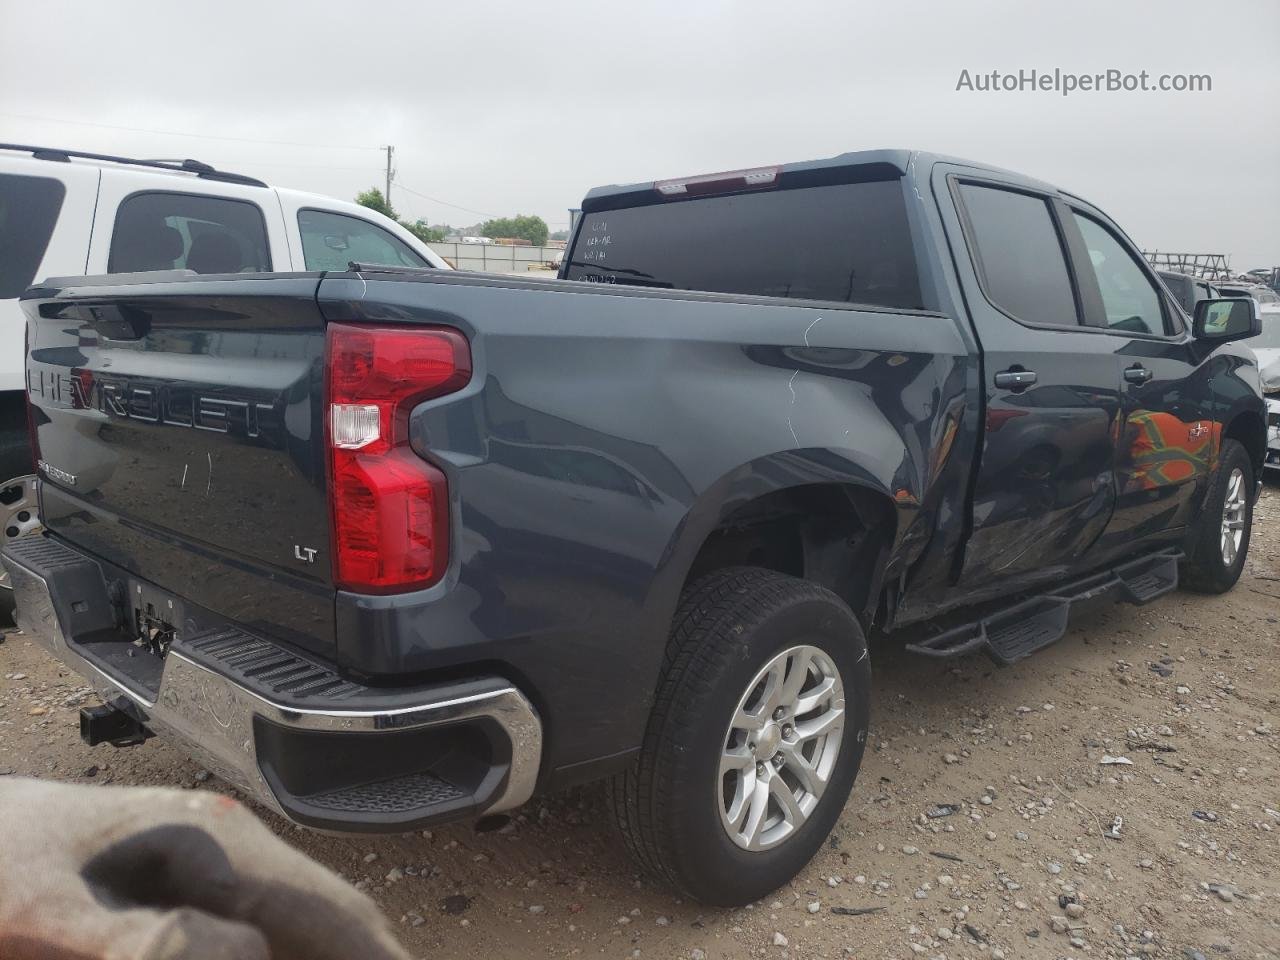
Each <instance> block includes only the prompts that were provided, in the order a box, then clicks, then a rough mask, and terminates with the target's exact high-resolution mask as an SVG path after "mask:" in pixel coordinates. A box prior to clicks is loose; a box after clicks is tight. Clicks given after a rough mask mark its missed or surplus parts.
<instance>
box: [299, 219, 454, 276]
mask: <svg viewBox="0 0 1280 960" xmlns="http://www.w3.org/2000/svg"><path fill="white" fill-rule="evenodd" d="M298 231H299V232H300V233H301V234H302V256H303V260H304V262H305V263H306V265H307V266H306V268H307V269H308V270H346V269H347V264H349V263H376V264H380V265H382V266H388V267H429V266H431V264H429V263H428V262H427V261H426V260H424V259H423V258H422V257H420V256H419V255H418V254H417V253H415V252H414V251H413V250H412V249H410V247H409V245H408V244H406V243H405V242H404V241H403V240H401V239H400V238H399V237H394V236H392V235H391V234H390V233H388V232H387V231H386V230H383V229H382V228H381V227H380V226H378V225H377V224H376V223H370V222H369V221H368V220H362V219H360V218H359V217H349V216H347V215H346V214H342V213H330V212H329V211H327V210H299V211H298Z"/></svg>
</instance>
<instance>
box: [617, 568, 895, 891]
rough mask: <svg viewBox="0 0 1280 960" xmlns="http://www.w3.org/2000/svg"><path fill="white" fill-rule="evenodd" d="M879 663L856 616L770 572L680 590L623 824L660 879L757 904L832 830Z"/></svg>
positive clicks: (620, 784)
mask: <svg viewBox="0 0 1280 960" xmlns="http://www.w3.org/2000/svg"><path fill="white" fill-rule="evenodd" d="M869 687H870V667H869V664H868V662H867V654H866V642H865V640H864V638H863V635H862V630H861V628H860V627H859V625H858V622H857V620H856V619H855V618H854V616H853V614H852V613H851V612H850V610H849V608H848V607H847V606H846V605H845V604H844V603H843V602H842V601H841V600H840V599H839V598H838V597H836V596H835V595H834V594H833V593H831V592H830V591H829V590H826V589H824V588H822V587H820V586H818V585H816V584H813V583H810V582H808V581H805V580H798V579H795V578H793V577H787V576H784V575H782V574H778V573H774V572H772V571H768V570H760V569H755V568H735V569H729V570H723V571H718V572H716V573H713V574H711V575H709V576H708V577H706V578H704V579H702V580H700V581H698V582H697V583H695V584H694V585H693V586H691V587H690V588H688V589H687V590H686V591H685V594H684V596H683V598H682V600H681V603H680V608H679V610H678V611H677V613H676V617H675V620H674V623H673V626H672V631H671V638H670V641H669V644H668V647H667V656H666V663H665V670H664V674H663V677H662V681H661V683H660V686H659V689H658V694H657V698H656V701H655V704H654V708H653V713H652V715H651V717H650V720H649V726H648V729H647V731H646V735H645V741H644V746H643V748H642V750H641V754H640V757H639V760H638V762H637V763H636V765H635V766H634V767H633V768H632V769H631V770H630V771H628V772H627V773H625V774H622V775H620V776H618V777H616V778H615V779H614V781H613V785H612V790H611V802H612V807H613V810H614V814H615V817H616V819H617V821H618V824H619V826H620V828H621V830H622V833H623V835H624V837H625V839H626V841H627V845H628V847H629V848H630V850H631V852H632V853H633V855H634V856H635V857H636V859H637V860H638V861H639V862H640V864H641V865H642V866H643V867H644V868H645V869H646V871H647V872H649V873H650V874H651V875H653V876H654V877H655V878H657V879H659V880H661V881H662V882H665V883H667V884H669V885H671V886H673V887H675V888H676V889H678V890H680V891H681V892H683V893H685V894H687V895H688V896H691V897H693V898H695V899H698V900H701V901H703V902H704V903H709V904H714V905H717V906H739V905H742V904H745V903H750V902H751V901H753V900H758V899H759V898H760V897H763V896H765V895H766V894H768V893H769V892H770V891H772V890H774V889H776V888H777V887H779V886H781V885H782V884H784V883H786V882H787V881H788V880H790V879H791V878H792V877H794V876H795V875H796V873H798V872H799V871H800V869H801V868H803V867H804V865H805V864H806V863H808V861H809V860H810V858H811V857H812V856H813V854H814V853H816V852H817V850H818V848H819V847H820V846H821V845H822V842H823V840H824V839H825V838H826V837H827V835H828V834H829V833H830V832H831V828H832V827H833V826H834V825H835V823H836V820H837V819H838V818H839V816H840V812H841V810H842V809H843V807H844V804H845V800H846V799H847V798H848V795H849V790H850V788H851V787H852V786H853V780H854V777H855V776H856V775H857V772H858V766H859V764H860V763H861V761H862V751H863V747H864V745H865V741H866V731H867V716H868V690H869Z"/></svg>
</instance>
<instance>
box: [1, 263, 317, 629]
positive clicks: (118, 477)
mask: <svg viewBox="0 0 1280 960" xmlns="http://www.w3.org/2000/svg"><path fill="white" fill-rule="evenodd" d="M138 279H139V280H141V279H143V278H141V277H139V278H138ZM147 279H150V278H147ZM121 280H122V278H119V277H115V278H112V283H113V285H112V286H111V287H110V288H97V289H96V290H95V288H94V287H93V286H77V287H75V288H73V289H69V290H57V289H54V288H52V286H51V287H50V288H46V289H37V290H33V291H31V292H30V293H29V294H28V299H26V300H25V301H24V303H23V307H24V310H25V312H26V315H27V337H28V353H27V388H28V394H29V396H30V398H31V403H32V411H31V412H32V422H33V425H34V427H35V431H36V440H37V443H38V451H37V456H38V458H39V463H40V465H39V470H40V473H41V475H42V479H43V481H44V483H43V485H42V486H43V495H42V512H43V519H44V523H45V525H46V527H48V529H49V530H50V531H52V532H53V533H54V534H56V535H58V536H60V537H62V538H64V539H66V540H68V541H70V542H72V543H74V544H77V545H78V546H80V547H82V548H83V549H85V550H87V551H89V552H91V553H93V554H96V555H97V556H99V557H101V558H103V559H105V560H108V561H110V562H112V563H114V564H116V565H118V566H119V567H122V568H123V569H125V570H127V571H129V572H130V573H131V574H135V575H136V576H137V577H139V578H141V579H142V580H146V581H151V582H154V583H156V584H159V585H160V586H162V587H163V588H164V589H166V590H172V591H173V592H174V593H175V594H177V595H179V596H180V597H182V598H184V599H185V600H186V601H190V602H191V603H194V604H196V605H198V606H200V607H204V608H206V609H207V610H210V611H212V612H214V613H215V614H218V615H221V616H225V617H228V618H231V619H234V620H236V621H238V622H240V623H242V624H244V625H246V626H249V627H251V628H254V627H256V628H258V629H260V630H262V631H263V632H265V633H268V634H272V635H275V636H278V637H280V638H282V639H286V640H290V641H292V642H294V643H296V644H298V645H300V646H303V647H306V648H309V649H312V650H315V651H316V652H320V653H324V652H329V651H330V650H331V649H332V646H333V597H334V592H333V581H332V575H331V565H330V557H329V509H328V505H327V498H326V471H325V455H324V443H323V437H324V428H323V416H322V405H323V402H324V397H323V393H324V346H325V328H324V320H323V318H322V316H321V314H320V312H319V310H318V308H317V306H316V301H315V293H316V287H317V284H318V281H319V278H318V277H317V276H315V275H310V276H307V275H283V276H282V275H275V276H273V277H271V278H264V279H253V278H247V277H244V276H236V277H234V278H231V277H228V278H224V279H221V280H210V279H204V278H201V279H200V280H185V281H182V282H179V283H173V282H163V281H162V282H155V281H152V282H138V283H134V284H127V283H126V284H125V285H121V283H120V281H121ZM84 282H85V281H83V280H80V281H77V283H79V284H82V283H84ZM55 295H57V296H58V297H59V299H57V300H53V299H51V298H52V297H53V296H55ZM264 577H265V578H266V579H265V580H264ZM266 582H270V583H271V590H270V591H264V590H263V589H262V587H263V585H264V583H266ZM177 626H178V627H179V629H181V627H182V625H181V624H178V625H177Z"/></svg>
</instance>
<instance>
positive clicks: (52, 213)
mask: <svg viewBox="0 0 1280 960" xmlns="http://www.w3.org/2000/svg"><path fill="white" fill-rule="evenodd" d="M66 192H67V191H66V188H64V187H63V185H62V184H61V182H59V181H57V180H53V179H51V178H49V177H20V176H17V175H14V174H7V173H6V174H0V300H2V299H7V298H9V297H16V296H17V295H18V294H20V293H22V291H23V290H25V289H27V287H29V286H31V281H32V280H34V279H35V275H36V270H38V269H39V268H40V261H41V260H43V259H44V251H45V248H46V247H48V246H49V238H50V237H51V236H53V227H54V224H56V223H57V222H58V212H59V211H60V210H61V209H62V200H63V197H65V196H66Z"/></svg>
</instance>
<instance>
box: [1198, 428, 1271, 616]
mask: <svg viewBox="0 0 1280 960" xmlns="http://www.w3.org/2000/svg"><path fill="white" fill-rule="evenodd" d="M1237 470H1238V471H1240V473H1241V475H1242V478H1243V489H1244V501H1245V505H1244V529H1243V530H1242V531H1241V532H1242V536H1241V538H1240V546H1239V548H1238V550H1237V551H1236V554H1235V559H1234V560H1233V561H1232V562H1231V563H1227V562H1226V559H1225V558H1224V556H1223V551H1222V521H1223V516H1224V514H1225V513H1226V507H1227V493H1228V490H1229V489H1230V484H1231V478H1232V476H1233V475H1234V474H1235V472H1236V471H1237ZM1253 503H1254V472H1253V461H1252V460H1251V459H1250V457H1249V453H1248V451H1247V450H1245V448H1244V445H1243V444H1241V443H1240V442H1239V441H1237V440H1223V441H1222V451H1221V454H1220V455H1219V457H1218V470H1217V472H1216V473H1215V474H1214V476H1213V481H1212V483H1210V484H1209V492H1208V494H1207V495H1206V497H1205V503H1204V509H1203V510H1201V511H1200V516H1199V518H1198V519H1197V521H1196V525H1195V529H1194V530H1193V531H1192V534H1191V545H1190V550H1189V556H1188V558H1187V559H1186V560H1185V561H1183V563H1182V565H1181V567H1180V569H1179V578H1180V581H1181V584H1182V586H1184V587H1186V588H1187V589H1188V590H1194V591H1196V592H1197V593H1226V592H1227V591H1228V590H1230V589H1231V588H1232V587H1234V586H1235V585H1236V581H1237V580H1239V579H1240V574H1241V572H1242V571H1243V570H1244V563H1245V558H1246V557H1247V556H1248V554H1249V534H1250V530H1251V527H1252V526H1253Z"/></svg>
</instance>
